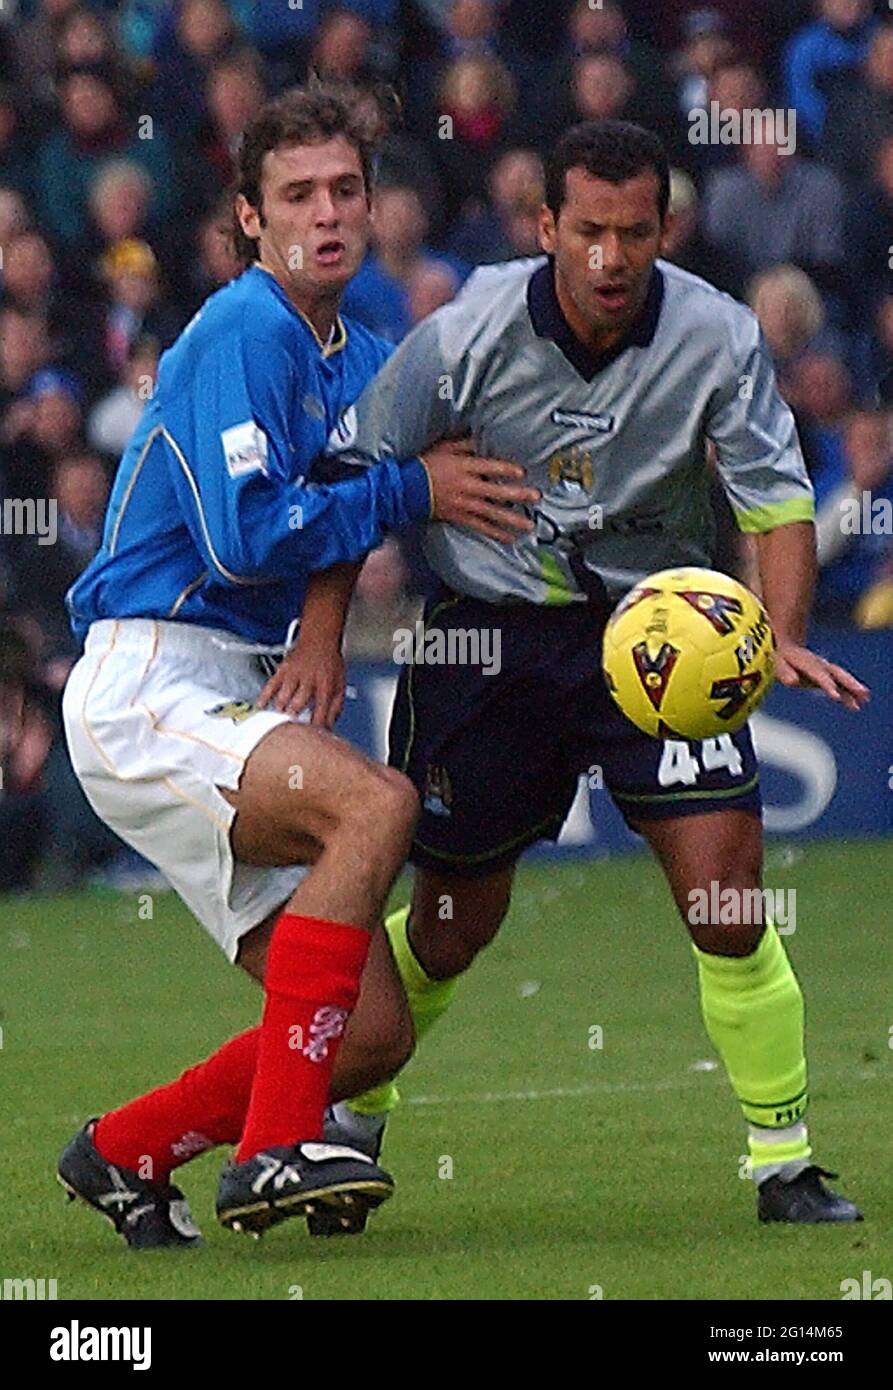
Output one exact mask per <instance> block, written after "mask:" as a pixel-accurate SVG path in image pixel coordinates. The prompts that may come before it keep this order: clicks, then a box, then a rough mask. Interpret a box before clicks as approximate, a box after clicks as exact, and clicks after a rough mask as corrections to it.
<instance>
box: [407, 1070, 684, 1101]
mask: <svg viewBox="0 0 893 1390" xmlns="http://www.w3.org/2000/svg"><path fill="white" fill-rule="evenodd" d="M699 1084H700V1083H699V1082H697V1081H695V1080H694V1079H692V1078H688V1077H686V1078H685V1079H684V1080H678V1081H616V1082H613V1081H603V1082H602V1083H601V1085H599V1086H554V1087H552V1088H551V1089H550V1090H547V1091H482V1092H481V1093H480V1094H479V1095H473V1096H408V1097H407V1100H406V1104H407V1105H492V1104H495V1103H497V1102H499V1101H504V1100H509V1101H512V1100H573V1099H575V1098H577V1097H579V1096H604V1095H621V1094H623V1093H624V1092H629V1091H676V1090H679V1089H682V1088H685V1087H688V1086H695V1085H699Z"/></svg>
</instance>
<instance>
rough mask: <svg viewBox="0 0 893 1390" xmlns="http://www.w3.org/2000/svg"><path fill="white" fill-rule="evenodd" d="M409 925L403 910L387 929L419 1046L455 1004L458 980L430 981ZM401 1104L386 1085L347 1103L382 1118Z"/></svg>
mask: <svg viewBox="0 0 893 1390" xmlns="http://www.w3.org/2000/svg"><path fill="white" fill-rule="evenodd" d="M408 921H409V908H408V907H402V908H401V909H400V911H399V912H392V913H391V915H390V917H388V918H387V920H386V921H385V924H384V925H385V931H386V932H387V934H388V937H389V939H390V942H391V949H392V951H393V952H394V959H395V961H396V962H397V969H398V970H399V972H400V979H401V980H402V981H403V988H404V989H405V990H406V997H407V999H408V1000H409V1011H410V1013H411V1014H412V1022H413V1027H414V1029H415V1036H416V1043H419V1042H420V1041H421V1039H422V1038H423V1037H424V1036H425V1034H426V1033H427V1032H428V1030H429V1028H431V1027H432V1025H433V1024H434V1023H436V1022H437V1020H438V1019H439V1018H440V1016H441V1014H443V1013H445V1012H446V1010H447V1009H448V1008H449V1006H450V1004H451V1003H452V1002H453V995H454V994H455V993H456V986H457V985H458V983H459V977H458V975H455V976H454V977H453V978H452V979H451V980H432V979H429V977H428V976H427V975H426V974H425V972H424V970H423V969H422V967H421V966H420V965H419V963H418V961H417V960H416V958H415V956H414V954H413V951H412V947H411V946H410V944H409V937H408V935H407V930H406V928H407V924H408ZM399 1100H400V1092H399V1091H398V1090H397V1086H396V1084H395V1083H394V1082H393V1081H385V1082H384V1083H383V1085H381V1086H376V1087H375V1088H374V1089H373V1090H371V1091H364V1093H363V1094H362V1095H361V1096H356V1097H355V1098H354V1099H353V1100H350V1101H348V1102H347V1103H348V1105H349V1106H350V1108H351V1110H355V1111H356V1113H357V1114H358V1115H382V1114H386V1113H387V1112H389V1111H391V1110H393V1109H394V1107H395V1106H396V1105H397V1103H398V1102H399Z"/></svg>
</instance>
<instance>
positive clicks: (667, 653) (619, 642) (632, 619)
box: [602, 567, 775, 739]
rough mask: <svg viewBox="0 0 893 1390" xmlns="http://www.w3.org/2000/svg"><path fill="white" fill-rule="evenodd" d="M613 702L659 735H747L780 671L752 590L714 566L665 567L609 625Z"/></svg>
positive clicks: (633, 593)
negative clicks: (743, 728) (751, 719)
mask: <svg viewBox="0 0 893 1390" xmlns="http://www.w3.org/2000/svg"><path fill="white" fill-rule="evenodd" d="M602 661H603V668H604V673H605V680H606V682H607V686H608V689H609V691H610V692H611V695H612V696H613V698H614V700H615V702H616V703H617V705H618V706H619V707H620V709H621V710H622V711H623V713H624V714H625V715H626V717H627V719H630V720H632V722H633V723H634V724H635V725H636V727H637V728H639V729H642V730H643V732H644V733H646V734H652V735H653V736H654V737H655V738H686V739H705V738H715V737H716V736H717V735H718V734H731V733H734V732H735V730H736V729H740V728H741V726H742V724H744V723H745V722H746V721H747V719H748V718H749V717H750V715H751V714H752V713H753V711H754V710H755V709H756V707H757V705H759V703H760V701H761V700H762V699H763V696H764V695H765V694H766V691H767V690H768V689H769V687H770V685H771V684H772V681H773V678H774V675H775V637H774V634H773V632H772V627H771V624H770V622H769V617H768V614H767V613H766V610H765V608H764V607H763V605H762V603H761V602H760V600H759V599H758V598H757V597H756V595H755V594H752V593H751V591H750V589H747V588H745V586H744V585H743V584H739V582H738V580H737V579H731V578H730V577H729V575H727V574H720V573H719V572H718V571H716V570H708V569H696V568H693V567H692V568H688V569H675V570H661V571H660V572H659V573H658V574H652V575H649V577H648V578H647V579H643V580H641V582H640V583H638V584H636V585H635V586H634V587H633V588H632V589H630V591H629V593H628V594H627V595H626V597H625V598H623V599H621V601H620V603H618V605H617V607H616V608H615V609H614V612H613V613H612V614H611V617H610V619H609V620H608V625H607V627H606V629H605V637H604V646H603V653H602Z"/></svg>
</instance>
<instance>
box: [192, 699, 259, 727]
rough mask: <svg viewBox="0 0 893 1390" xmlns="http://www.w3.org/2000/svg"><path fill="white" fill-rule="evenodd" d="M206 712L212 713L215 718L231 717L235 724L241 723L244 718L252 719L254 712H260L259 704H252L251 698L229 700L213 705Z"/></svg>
mask: <svg viewBox="0 0 893 1390" xmlns="http://www.w3.org/2000/svg"><path fill="white" fill-rule="evenodd" d="M205 714H210V715H212V716H213V718H215V719H231V720H232V721H233V723H234V724H241V723H242V720H243V719H250V718H251V716H252V714H260V710H259V709H258V708H257V705H252V704H251V702H250V700H227V701H226V702H225V703H224V704H222V705H212V706H211V708H210V709H206V710H205Z"/></svg>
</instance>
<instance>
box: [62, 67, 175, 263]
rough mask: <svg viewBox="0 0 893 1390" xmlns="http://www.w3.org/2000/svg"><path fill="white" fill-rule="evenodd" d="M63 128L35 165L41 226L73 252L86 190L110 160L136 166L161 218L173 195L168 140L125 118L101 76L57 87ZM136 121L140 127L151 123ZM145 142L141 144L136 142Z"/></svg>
mask: <svg viewBox="0 0 893 1390" xmlns="http://www.w3.org/2000/svg"><path fill="white" fill-rule="evenodd" d="M59 105H60V111H61V115H62V126H61V128H60V129H57V130H55V131H54V132H53V133H52V134H51V135H49V136H48V137H47V138H46V139H45V140H44V142H43V144H42V145H41V147H40V150H39V153H38V159H37V206H38V213H39V216H40V221H41V226H42V227H43V228H44V229H45V230H46V231H47V232H49V234H50V235H51V236H54V237H58V238H59V240H60V241H62V242H63V243H65V245H66V246H68V247H72V246H74V245H76V244H77V243H78V242H79V241H80V240H82V239H83V237H84V235H85V234H86V231H87V226H88V199H89V190H90V187H91V185H92V184H93V182H94V180H95V178H96V175H97V174H98V173H99V172H101V170H102V169H103V168H104V166H105V165H106V164H108V163H109V162H110V161H111V160H113V159H115V160H117V159H126V160H128V161H132V162H133V163H135V164H139V165H141V166H142V167H143V168H144V169H145V170H146V172H147V173H148V174H149V176H150V178H151V179H152V196H151V201H150V210H151V213H152V215H153V216H154V217H156V218H159V219H161V218H163V217H165V216H166V215H167V214H168V213H169V212H170V211H171V209H172V208H173V206H174V201H175V198H176V193H177V184H176V182H175V170H174V166H173V161H172V159H171V153H170V148H169V145H168V141H167V137H166V135H165V133H164V131H163V130H162V128H161V126H160V125H159V123H158V122H157V121H152V125H151V126H147V125H145V124H142V125H141V126H140V127H139V128H138V126H137V124H136V122H134V121H132V120H130V119H129V118H127V117H126V116H125V115H124V112H123V111H122V109H121V105H120V103H119V101H118V97H117V95H116V93H115V90H114V88H113V86H112V84H111V82H110V80H109V78H108V76H107V75H106V74H104V73H102V72H98V71H96V72H94V71H79V70H75V71H74V72H71V73H68V74H67V75H66V76H65V77H64V78H63V80H62V81H61V82H60V84H59ZM151 120H152V118H151V117H141V122H143V123H144V122H146V121H151ZM141 136H145V138H141Z"/></svg>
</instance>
